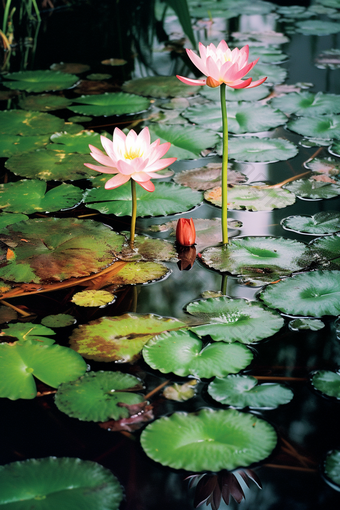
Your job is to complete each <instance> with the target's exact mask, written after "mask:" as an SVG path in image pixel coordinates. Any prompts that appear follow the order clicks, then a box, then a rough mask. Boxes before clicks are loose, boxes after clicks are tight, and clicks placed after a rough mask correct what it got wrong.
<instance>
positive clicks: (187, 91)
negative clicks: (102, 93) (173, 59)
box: [122, 76, 202, 97]
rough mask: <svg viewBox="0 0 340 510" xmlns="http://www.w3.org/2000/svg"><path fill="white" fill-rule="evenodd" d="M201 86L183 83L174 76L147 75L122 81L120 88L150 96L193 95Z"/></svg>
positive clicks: (131, 92)
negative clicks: (189, 85)
mask: <svg viewBox="0 0 340 510" xmlns="http://www.w3.org/2000/svg"><path fill="white" fill-rule="evenodd" d="M201 89H202V87H201V86H199V87H195V86H191V87H188V85H185V84H184V83H182V82H181V81H180V80H179V79H178V78H176V76H148V77H146V78H137V79H136V80H130V81H126V82H125V83H123V87H122V90H123V91H124V92H129V93H130V94H138V95H139V96H150V97H188V96H193V95H195V94H197V93H198V91H199V90H201Z"/></svg>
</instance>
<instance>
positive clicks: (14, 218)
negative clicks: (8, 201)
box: [0, 212, 28, 230]
mask: <svg viewBox="0 0 340 510" xmlns="http://www.w3.org/2000/svg"><path fill="white" fill-rule="evenodd" d="M24 220H28V216H26V214H11V213H6V212H4V213H1V214H0V230H2V229H4V228H5V227H7V226H8V225H13V223H19V221H24Z"/></svg>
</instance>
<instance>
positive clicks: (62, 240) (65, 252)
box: [0, 218, 125, 283]
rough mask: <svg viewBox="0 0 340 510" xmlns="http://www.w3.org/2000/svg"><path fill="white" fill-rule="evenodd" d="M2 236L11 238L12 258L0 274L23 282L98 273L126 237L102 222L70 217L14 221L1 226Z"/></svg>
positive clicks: (11, 279)
mask: <svg viewBox="0 0 340 510" xmlns="http://www.w3.org/2000/svg"><path fill="white" fill-rule="evenodd" d="M1 239H2V240H5V241H6V240H7V239H10V240H11V242H12V243H13V245H14V247H13V251H14V254H15V258H13V259H11V260H9V261H8V262H7V265H6V266H3V267H1V268H0V277H1V278H3V279H5V280H9V281H15V282H25V283H29V282H35V283H41V282H43V281H46V282H51V281H62V280H65V279H67V278H71V277H83V276H87V275H88V274H91V273H97V272H98V271H100V270H102V269H104V268H105V267H107V266H108V265H109V264H111V263H112V262H113V259H114V254H115V252H119V251H120V250H121V248H122V245H123V242H124V240H125V238H124V237H123V236H122V235H120V234H117V233H116V232H113V231H112V230H111V229H110V228H109V227H107V226H106V225H103V224H102V223H98V222H95V221H93V220H77V219H72V218H62V219H61V218H60V219H59V218H40V219H31V220H27V221H22V222H19V223H15V224H13V225H9V226H8V227H6V228H5V229H3V231H2V234H1ZM94 240H95V242H94Z"/></svg>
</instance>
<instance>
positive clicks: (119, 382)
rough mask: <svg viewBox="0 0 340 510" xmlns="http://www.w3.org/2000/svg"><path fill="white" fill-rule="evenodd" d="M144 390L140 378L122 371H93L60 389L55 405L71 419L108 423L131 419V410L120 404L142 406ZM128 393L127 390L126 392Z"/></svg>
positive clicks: (63, 385)
mask: <svg viewBox="0 0 340 510" xmlns="http://www.w3.org/2000/svg"><path fill="white" fill-rule="evenodd" d="M132 388H133V389H136V390H137V391H138V390H140V389H142V385H141V383H140V380H139V379H137V377H134V376H133V375H129V374H123V373H122V372H103V371H101V372H89V373H86V374H84V375H83V376H82V377H80V378H79V379H77V380H76V381H71V382H68V383H65V384H62V385H61V386H59V388H58V391H57V394H56V396H55V404H56V406H57V407H58V409H59V410H60V411H62V412H63V413H66V414H67V415H68V416H71V418H78V420H84V421H107V420H110V419H111V420H120V419H121V418H128V417H129V411H128V409H126V407H122V406H120V405H119V404H120V403H124V404H129V405H132V404H139V403H140V402H142V401H143V400H144V398H143V396H142V395H137V394H136V393H132V392H131V389H132ZM124 390H126V391H124Z"/></svg>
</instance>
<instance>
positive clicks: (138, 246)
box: [117, 235, 177, 276]
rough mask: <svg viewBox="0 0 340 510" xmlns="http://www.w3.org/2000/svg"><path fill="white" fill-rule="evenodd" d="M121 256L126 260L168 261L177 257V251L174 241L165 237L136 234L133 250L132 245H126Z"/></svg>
mask: <svg viewBox="0 0 340 510" xmlns="http://www.w3.org/2000/svg"><path fill="white" fill-rule="evenodd" d="M119 258H120V259H121V260H126V261H137V260H144V261H155V260H164V261H166V260H173V259H177V251H176V249H175V248H174V245H173V244H172V243H169V242H168V241H165V240H164V239H153V238H152V237H148V236H144V235H136V236H135V239H134V242H133V250H131V248H130V246H128V247H124V248H123V249H122V251H121V253H120V255H119ZM117 276H118V275H117Z"/></svg>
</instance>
